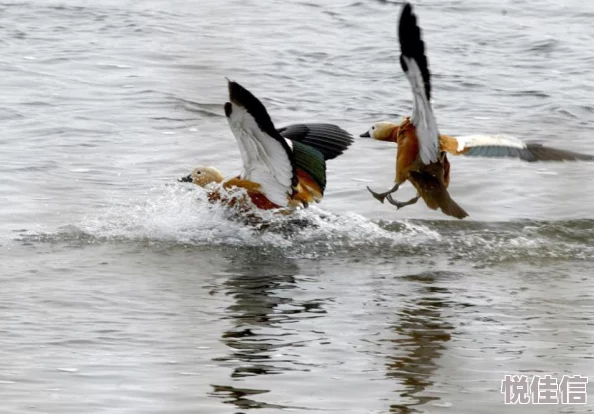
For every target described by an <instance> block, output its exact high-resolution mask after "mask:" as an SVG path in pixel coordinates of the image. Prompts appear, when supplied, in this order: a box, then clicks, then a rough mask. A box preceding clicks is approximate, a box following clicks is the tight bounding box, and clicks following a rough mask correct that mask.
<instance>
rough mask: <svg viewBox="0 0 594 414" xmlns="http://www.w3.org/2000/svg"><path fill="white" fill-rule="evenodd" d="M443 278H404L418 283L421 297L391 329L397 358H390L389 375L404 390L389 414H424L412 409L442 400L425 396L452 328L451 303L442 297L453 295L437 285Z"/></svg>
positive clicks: (409, 303) (436, 274)
mask: <svg viewBox="0 0 594 414" xmlns="http://www.w3.org/2000/svg"><path fill="white" fill-rule="evenodd" d="M441 275H442V273H441V272H432V273H421V274H417V275H411V276H409V277H406V278H405V279H407V280H408V281H409V282H413V283H419V284H420V289H419V290H418V295H414V296H413V298H412V299H409V300H407V301H406V303H405V305H404V308H403V309H402V310H400V311H399V312H398V316H399V319H398V321H397V322H396V323H395V324H394V325H393V326H392V327H391V329H392V330H393V331H394V332H395V333H396V334H397V336H396V338H394V339H391V342H393V343H394V349H393V350H394V352H395V355H393V356H388V357H387V358H388V360H389V363H388V364H387V374H386V375H387V376H388V377H389V378H394V379H397V380H398V381H399V383H401V384H402V386H403V389H402V390H399V392H400V394H399V398H398V402H397V403H394V404H392V405H391V406H390V412H394V413H402V414H407V413H412V412H421V411H420V410H417V409H415V408H413V407H414V406H421V405H423V404H427V403H428V402H430V401H433V400H438V399H439V398H438V397H435V396H427V395H425V391H426V390H427V389H428V388H429V387H431V386H432V385H433V380H432V374H433V373H434V372H435V370H436V369H437V367H438V366H437V363H436V360H437V359H438V358H439V357H440V356H441V355H442V353H443V351H444V350H445V348H446V343H447V342H448V341H449V340H450V338H451V336H450V331H452V329H453V326H452V325H451V324H450V323H449V322H448V321H447V320H446V319H445V315H444V310H445V309H447V308H448V307H449V306H451V303H450V302H448V300H444V299H443V297H444V296H449V294H450V292H449V290H448V289H445V288H443V287H438V286H435V283H434V282H435V280H436V279H437V278H439V277H440V276H441Z"/></svg>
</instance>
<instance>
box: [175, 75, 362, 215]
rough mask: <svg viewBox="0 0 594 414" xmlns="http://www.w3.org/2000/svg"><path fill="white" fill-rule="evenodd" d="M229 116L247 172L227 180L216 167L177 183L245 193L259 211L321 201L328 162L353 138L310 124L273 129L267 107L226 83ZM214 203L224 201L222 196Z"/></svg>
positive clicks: (212, 194)
mask: <svg viewBox="0 0 594 414" xmlns="http://www.w3.org/2000/svg"><path fill="white" fill-rule="evenodd" d="M228 89H229V102H227V103H225V106H224V109H225V116H226V117H227V121H228V123H229V126H230V128H231V131H232V132H233V135H235V138H236V139H237V144H238V146H239V151H240V153H241V159H242V162H243V169H242V171H241V173H240V175H238V176H236V177H233V178H230V179H227V180H225V178H224V177H223V175H222V174H221V172H219V171H218V170H217V169H216V168H214V167H198V168H196V169H194V170H193V171H192V173H191V174H190V175H188V176H187V177H183V178H182V179H180V180H179V181H181V182H192V183H194V184H197V185H199V186H201V187H206V186H209V184H211V183H218V184H221V185H222V186H223V187H224V188H225V189H232V188H234V187H238V188H243V189H245V190H246V192H247V195H248V197H249V198H250V200H251V202H252V203H253V204H254V205H255V206H256V207H257V208H259V209H263V210H269V209H277V208H282V207H291V208H295V207H307V206H308V205H309V204H310V203H312V202H319V201H321V200H322V197H323V195H324V190H325V188H326V161H327V160H330V159H333V158H336V157H337V156H339V155H341V154H342V153H343V152H344V151H345V150H346V149H347V148H348V147H349V146H350V145H351V144H352V142H353V137H352V136H351V135H350V134H349V133H348V132H346V131H345V130H343V129H341V128H339V127H338V126H336V125H331V124H322V123H310V124H295V125H289V126H286V127H283V128H279V129H277V128H275V126H274V124H273V122H272V120H271V119H270V116H269V115H268V112H267V111H266V108H265V107H264V105H263V104H262V102H260V100H259V99H258V98H256V97H255V96H254V95H253V94H252V93H251V92H250V91H248V90H247V89H246V88H244V87H243V86H241V85H240V84H239V83H237V82H233V81H228ZM209 188H211V191H210V192H209V199H210V200H211V201H215V200H222V201H226V200H225V199H224V197H222V196H221V193H220V191H218V190H216V189H212V188H213V187H209Z"/></svg>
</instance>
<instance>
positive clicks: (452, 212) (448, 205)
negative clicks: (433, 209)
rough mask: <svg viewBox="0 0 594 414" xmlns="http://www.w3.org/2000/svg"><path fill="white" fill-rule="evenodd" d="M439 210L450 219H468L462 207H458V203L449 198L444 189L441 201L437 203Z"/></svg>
mask: <svg viewBox="0 0 594 414" xmlns="http://www.w3.org/2000/svg"><path fill="white" fill-rule="evenodd" d="M439 208H441V211H442V212H443V213H444V214H446V215H448V216H450V217H456V218H457V219H463V218H464V217H468V213H467V212H466V211H465V210H464V209H463V208H462V207H460V206H459V205H458V203H456V202H455V201H454V200H452V197H450V194H449V193H448V190H446V189H445V188H444V195H443V199H442V200H440V202H439Z"/></svg>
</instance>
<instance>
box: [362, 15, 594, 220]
mask: <svg viewBox="0 0 594 414" xmlns="http://www.w3.org/2000/svg"><path fill="white" fill-rule="evenodd" d="M398 34H399V39H400V47H401V55H400V64H401V66H402V69H403V71H404V73H405V74H406V76H407V78H408V80H409V82H410V85H411V88H412V92H413V112H412V116H411V117H406V118H405V119H404V120H403V121H402V122H401V123H400V124H395V123H390V122H378V123H376V124H374V125H372V126H371V128H370V129H369V130H368V131H367V132H365V133H363V134H361V135H360V136H361V137H363V138H373V139H376V140H378V141H389V142H394V143H396V144H397V146H398V152H397V156H396V178H395V185H394V187H392V188H391V189H390V190H388V191H386V192H382V193H378V192H375V191H373V190H371V189H370V188H369V187H367V189H368V190H369V191H370V192H371V194H372V195H373V196H374V197H375V198H376V199H378V200H379V201H381V202H382V203H383V202H384V200H386V199H387V200H388V202H390V204H393V205H395V206H396V207H397V208H398V209H400V208H402V207H404V206H407V205H411V204H414V203H416V202H417V201H418V200H419V198H423V200H424V201H425V203H426V204H427V206H428V207H430V208H432V209H434V210H436V209H438V208H439V209H441V211H442V212H444V213H445V214H447V215H449V216H453V217H456V218H464V217H466V216H468V214H467V213H466V212H465V211H464V210H463V209H462V208H461V207H460V206H458V205H457V204H456V203H455V202H454V201H453V200H452V199H451V198H450V196H449V194H448V192H447V190H446V189H447V187H448V185H449V182H450V163H449V161H448V159H447V156H446V153H450V154H453V155H467V156H484V157H515V158H519V159H521V160H524V161H528V162H535V161H566V160H594V156H592V155H587V154H580V153H577V152H572V151H566V150H560V149H556V148H550V147H546V146H543V145H541V144H538V143H530V142H528V143H527V142H523V141H521V140H519V139H517V138H514V137H511V136H505V135H495V136H483V135H472V136H466V137H453V136H449V135H443V134H439V132H438V129H437V124H436V122H435V117H434V115H433V111H432V109H431V105H430V98H431V84H430V73H429V68H428V64H427V58H426V56H425V46H424V43H423V40H422V39H421V29H420V28H419V27H418V25H417V19H416V16H415V14H414V13H413V11H412V6H411V5H410V4H408V3H407V4H405V6H404V8H403V10H402V14H401V16H400V23H399V28H398ZM407 180H408V181H410V182H411V183H412V184H413V186H414V187H415V188H416V189H417V192H418V194H417V196H416V197H413V198H412V199H410V200H408V201H406V202H399V201H396V200H394V199H393V198H392V195H391V194H392V193H394V192H395V191H397V190H398V188H399V186H400V185H401V184H403V183H404V182H405V181H407Z"/></svg>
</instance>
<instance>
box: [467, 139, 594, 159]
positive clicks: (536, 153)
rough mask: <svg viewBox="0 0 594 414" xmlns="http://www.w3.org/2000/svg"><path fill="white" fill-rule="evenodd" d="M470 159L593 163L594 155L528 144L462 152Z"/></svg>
mask: <svg viewBox="0 0 594 414" xmlns="http://www.w3.org/2000/svg"><path fill="white" fill-rule="evenodd" d="M464 155H467V156H471V157H492V158H504V157H511V158H519V159H521V160H523V161H527V162H537V161H594V155H589V154H580V153H579V152H573V151H566V150H561V149H557V148H550V147H545V146H543V145H541V144H536V143H528V144H526V148H513V147H504V146H496V145H490V146H481V147H472V148H470V149H469V150H468V151H466V152H464Z"/></svg>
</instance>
